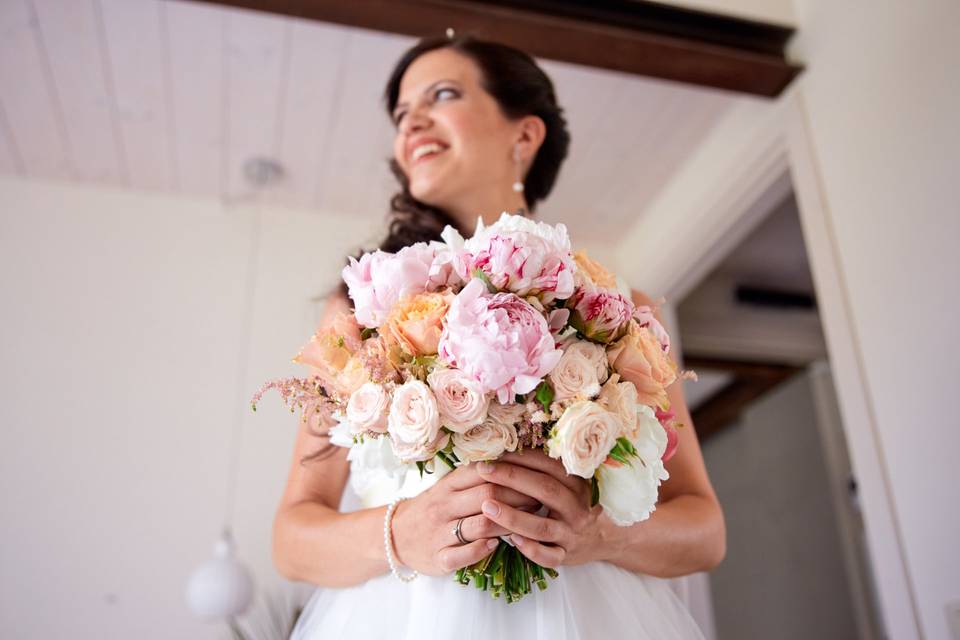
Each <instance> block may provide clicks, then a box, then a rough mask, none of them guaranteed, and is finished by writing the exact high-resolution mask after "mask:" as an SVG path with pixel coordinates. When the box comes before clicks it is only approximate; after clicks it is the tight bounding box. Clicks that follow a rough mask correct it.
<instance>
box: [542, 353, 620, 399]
mask: <svg viewBox="0 0 960 640" xmlns="http://www.w3.org/2000/svg"><path fill="white" fill-rule="evenodd" d="M576 344H577V343H574V344H571V345H570V346H568V347H567V348H566V349H565V350H564V352H563V357H561V358H560V362H559V363H557V366H556V367H554V368H553V371H551V372H550V375H549V376H548V377H549V379H550V385H551V386H552V387H553V392H554V399H555V400H568V399H570V398H576V397H578V396H579V397H581V398H584V399H590V398H593V397H595V396H596V395H597V394H598V393H600V380H599V376H598V371H597V366H596V364H595V362H594V361H592V360H591V358H590V356H589V355H588V353H589V352H587V351H585V350H584V349H583V348H573V347H574V346H575V345H576ZM597 346H599V345H597ZM600 352H601V353H603V348H600ZM604 373H606V363H604Z"/></svg>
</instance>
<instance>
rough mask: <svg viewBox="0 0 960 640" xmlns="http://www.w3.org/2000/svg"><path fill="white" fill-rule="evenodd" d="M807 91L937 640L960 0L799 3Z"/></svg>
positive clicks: (958, 534) (953, 486)
mask: <svg viewBox="0 0 960 640" xmlns="http://www.w3.org/2000/svg"><path fill="white" fill-rule="evenodd" d="M796 11H797V19H798V23H799V29H800V33H801V38H800V39H799V41H798V42H797V46H796V49H795V52H796V55H797V57H799V58H801V59H803V60H804V62H805V64H806V65H807V66H808V71H807V72H806V73H805V74H804V76H803V78H802V81H801V84H800V95H801V99H802V104H803V105H804V106H805V110H806V114H807V118H808V125H809V132H810V135H811V141H812V144H813V147H814V152H815V154H816V159H817V162H818V165H819V172H820V180H821V184H822V189H823V197H824V200H825V202H826V207H827V209H828V212H829V218H830V221H831V226H832V231H833V234H834V241H835V245H836V250H837V251H836V252H837V255H838V261H839V267H840V269H841V271H842V278H843V279H844V280H845V283H846V289H847V292H848V295H849V301H848V302H849V309H850V314H851V316H852V318H851V319H852V322H853V328H854V331H855V334H856V338H857V341H858V342H859V351H860V354H861V358H862V368H863V371H864V372H865V375H866V379H867V387H868V389H867V390H868V394H869V397H870V399H871V401H872V406H873V414H874V415H873V417H874V421H875V424H876V428H877V433H878V435H879V442H880V447H881V451H882V456H883V460H884V464H885V465H886V472H887V474H888V478H889V487H890V490H891V492H892V496H893V499H894V504H895V517H896V522H897V524H898V527H899V532H900V536H901V540H902V545H903V548H904V550H905V552H906V559H907V573H908V575H909V579H910V582H911V585H910V587H911V589H912V591H913V599H914V603H915V606H916V607H918V610H919V614H920V620H919V623H920V627H921V633H922V635H923V636H924V637H927V638H943V639H945V638H947V637H948V631H947V622H946V620H947V619H946V616H945V614H944V606H945V604H946V603H947V602H948V601H951V600H960V553H958V551H957V540H960V510H958V509H957V508H956V505H957V504H960V494H958V490H957V485H958V480H960V478H958V474H957V471H956V469H957V461H956V454H957V452H958V451H960V429H958V427H960V417H958V416H957V413H956V409H955V398H956V384H957V381H958V380H960V335H958V332H957V330H956V324H957V318H958V316H960V304H958V302H957V297H956V292H957V282H958V281H960V259H958V253H957V250H956V243H957V241H958V239H960V183H958V180H957V178H958V175H960V173H958V171H960V124H958V121H957V114H958V113H960V81H958V75H957V69H958V68H960V3H957V2H956V1H955V0H926V1H924V2H901V1H900V0H883V1H878V2H872V3H869V5H858V4H856V3H846V2H831V1H829V0H797V1H796Z"/></svg>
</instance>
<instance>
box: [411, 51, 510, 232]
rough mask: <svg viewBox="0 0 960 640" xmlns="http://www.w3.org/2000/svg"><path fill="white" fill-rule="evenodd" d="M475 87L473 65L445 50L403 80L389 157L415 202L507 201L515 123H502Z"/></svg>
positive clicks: (477, 76) (424, 58) (417, 63)
mask: <svg viewBox="0 0 960 640" xmlns="http://www.w3.org/2000/svg"><path fill="white" fill-rule="evenodd" d="M480 81H481V71H480V68H479V67H478V66H477V65H476V63H474V62H473V60H471V59H470V58H468V57H467V56H465V55H463V54H461V53H458V52H456V51H454V50H452V49H450V48H442V49H435V50H433V51H428V52H427V53H424V54H423V55H421V56H419V57H418V58H417V59H416V60H414V61H413V63H412V64H411V65H410V66H409V67H408V68H407V71H406V73H404V75H403V78H402V79H401V81H400V93H399V97H398V100H397V106H396V108H395V109H394V112H393V120H394V124H395V125H396V126H397V133H396V139H395V140H394V147H393V153H394V157H395V158H396V160H397V162H398V163H399V164H400V167H401V168H402V169H403V172H404V173H405V174H406V176H407V178H408V179H409V182H410V193H411V194H412V195H413V197H415V198H416V199H417V200H420V201H421V202H424V203H427V204H430V205H433V206H437V207H441V208H444V209H447V210H448V211H454V210H462V209H463V207H464V203H465V202H479V201H485V200H490V199H491V197H494V198H497V197H501V196H503V197H506V196H505V194H506V193H509V192H510V190H511V185H512V184H513V182H514V181H515V180H516V179H517V167H516V164H515V162H514V160H513V147H514V144H515V143H516V142H517V141H518V140H520V138H521V137H522V136H521V129H520V122H521V121H519V120H518V121H516V122H513V121H510V120H508V119H507V118H506V117H505V116H504V115H503V113H502V112H501V111H500V108H499V105H498V104H497V102H496V100H494V98H493V97H492V96H491V95H490V94H488V93H487V92H486V91H484V89H483V88H482V87H481V85H480ZM417 149H420V151H419V152H418V151H417ZM522 155H524V156H526V153H523V152H522ZM474 215H475V214H474Z"/></svg>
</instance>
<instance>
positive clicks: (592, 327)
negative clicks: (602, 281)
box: [567, 286, 633, 344]
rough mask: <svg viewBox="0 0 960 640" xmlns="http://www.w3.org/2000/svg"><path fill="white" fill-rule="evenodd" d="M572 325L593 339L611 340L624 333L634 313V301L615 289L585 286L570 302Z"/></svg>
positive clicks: (578, 290) (568, 303) (607, 341)
mask: <svg viewBox="0 0 960 640" xmlns="http://www.w3.org/2000/svg"><path fill="white" fill-rule="evenodd" d="M567 306H568V307H571V309H572V313H571V315H570V324H571V325H572V326H574V327H576V329H577V331H579V332H580V333H582V334H583V335H584V336H586V337H587V338H589V339H590V340H595V341H596V342H602V343H605V344H606V343H609V342H613V341H614V340H616V339H617V338H619V337H620V336H622V335H623V334H624V333H625V332H626V329H627V323H628V322H630V316H631V315H632V314H633V303H632V302H631V301H630V300H628V299H627V298H626V297H624V296H623V295H622V294H621V293H620V292H618V291H615V290H613V289H609V290H608V289H594V288H592V287H589V286H584V287H581V288H579V289H577V292H576V293H575V294H574V295H573V297H572V298H571V299H570V300H569V301H568V302H567Z"/></svg>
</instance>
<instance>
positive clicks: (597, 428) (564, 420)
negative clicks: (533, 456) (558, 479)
mask: <svg viewBox="0 0 960 640" xmlns="http://www.w3.org/2000/svg"><path fill="white" fill-rule="evenodd" d="M622 432H623V424H622V423H621V422H620V418H619V416H617V415H616V414H614V413H611V412H610V411H607V410H606V409H604V408H603V407H602V406H600V405H599V404H597V403H596V402H591V401H589V400H578V401H576V402H574V403H573V404H571V405H570V406H569V407H567V410H566V411H564V412H563V415H562V416H560V419H559V420H558V421H557V424H556V425H554V427H553V430H552V431H551V434H550V440H548V441H547V449H548V453H549V455H550V457H551V458H560V460H561V461H562V462H563V468H564V469H566V471H567V473H569V474H571V475H575V476H580V477H581V478H586V479H588V480H589V479H590V478H592V477H593V472H594V471H596V470H597V467H599V466H600V465H601V464H603V461H604V460H606V459H607V456H608V455H609V454H610V450H611V449H612V448H613V445H614V444H615V443H616V441H617V438H618V437H620V434H621V433H622Z"/></svg>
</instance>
